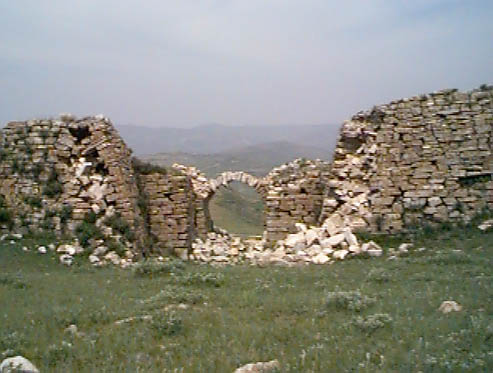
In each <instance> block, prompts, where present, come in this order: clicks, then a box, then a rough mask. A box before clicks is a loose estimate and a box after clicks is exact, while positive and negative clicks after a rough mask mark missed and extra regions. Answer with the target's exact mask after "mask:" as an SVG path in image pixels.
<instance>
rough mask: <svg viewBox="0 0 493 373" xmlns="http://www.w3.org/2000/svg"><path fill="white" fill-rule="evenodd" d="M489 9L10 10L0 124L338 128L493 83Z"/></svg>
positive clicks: (306, 5) (148, 5) (61, 1)
mask: <svg viewBox="0 0 493 373" xmlns="http://www.w3.org/2000/svg"><path fill="white" fill-rule="evenodd" d="M492 20H493V1H491V0H486V1H475V0H470V1H454V0H412V1H401V0H385V1H384V0H375V1H372V0H358V1H356V0H355V1H340V0H339V1H331V0H303V1H301V0H296V1H295V0H229V1H227V0H222V1H220V0H216V1H212V0H209V1H201V0H196V1H192V0H188V1H187V0H184V1H163V0H146V1H137V0H134V1H130V0H98V1H94V0H84V1H66V0H47V1H39V0H35V1H32V0H31V1H29V0H23V1H20V0H19V1H17V0H16V1H11V0H0V25H1V26H0V89H1V90H2V94H1V96H0V123H1V124H2V125H3V124H5V123H6V122H7V121H9V120H15V119H29V118H33V117H45V116H56V115H57V114H58V113H61V112H72V113H74V114H77V115H91V114H97V113H104V114H105V115H107V116H109V117H110V118H111V119H112V120H113V121H114V122H117V123H122V124H123V123H132V124H140V125H152V126H163V127H164V126H175V127H189V126H194V125H199V124H203V123H211V122H215V123H222V124H226V125H248V124H255V125H279V124H322V123H335V124H339V123H340V122H342V120H343V119H345V118H348V117H350V116H351V115H352V114H354V113H355V112H357V111H359V110H362V109H366V108H369V107H371V106H373V105H374V104H379V103H385V102H387V101H390V100H392V99H394V98H399V97H408V96H412V95H415V94H420V93H426V92H429V91H433V90H437V89H442V88H460V89H472V88H475V87H477V86H479V85H480V84H482V83H488V84H491V83H493V22H492Z"/></svg>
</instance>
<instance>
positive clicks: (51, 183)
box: [43, 168, 63, 198]
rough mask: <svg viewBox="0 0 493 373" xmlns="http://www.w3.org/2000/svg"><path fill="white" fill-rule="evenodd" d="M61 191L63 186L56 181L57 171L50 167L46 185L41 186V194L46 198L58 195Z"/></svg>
mask: <svg viewBox="0 0 493 373" xmlns="http://www.w3.org/2000/svg"><path fill="white" fill-rule="evenodd" d="M62 192H63V186H62V184H61V183H60V182H59V181H58V173H57V172H56V170H55V168H52V170H51V173H50V176H49V177H48V180H47V181H46V185H45V187H44V188H43V194H44V195H45V196H47V197H48V198H55V197H58V196H59V195H60V194H62Z"/></svg>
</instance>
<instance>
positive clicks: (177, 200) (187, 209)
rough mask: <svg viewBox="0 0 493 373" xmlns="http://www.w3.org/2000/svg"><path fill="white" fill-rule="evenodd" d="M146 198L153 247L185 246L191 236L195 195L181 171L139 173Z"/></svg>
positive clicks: (168, 250)
mask: <svg viewBox="0 0 493 373" xmlns="http://www.w3.org/2000/svg"><path fill="white" fill-rule="evenodd" d="M139 178H140V183H141V185H142V188H143V191H144V192H145V193H146V198H147V200H148V207H147V218H148V222H149V229H150V233H151V234H152V235H153V237H154V239H155V240H156V249H158V250H160V251H165V252H173V250H175V251H177V250H178V251H179V250H183V249H188V248H189V247H190V245H191V240H192V239H193V237H194V235H195V219H194V217H195V214H194V208H195V207H194V206H195V203H194V202H195V195H194V193H193V189H192V186H191V182H190V178H189V177H188V176H186V175H184V174H181V175H180V174H161V173H152V174H150V175H141V176H140V177H139Z"/></svg>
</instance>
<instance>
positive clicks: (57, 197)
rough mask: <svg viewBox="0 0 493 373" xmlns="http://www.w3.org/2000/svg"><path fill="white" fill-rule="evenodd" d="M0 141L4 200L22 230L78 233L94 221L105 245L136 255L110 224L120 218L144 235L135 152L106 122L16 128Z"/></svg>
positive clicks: (49, 122)
mask: <svg viewBox="0 0 493 373" xmlns="http://www.w3.org/2000/svg"><path fill="white" fill-rule="evenodd" d="M0 141H1V142H0V179H1V181H0V194H1V195H2V196H3V197H4V199H5V205H6V206H7V208H9V209H10V210H11V211H12V212H13V219H14V221H15V225H16V226H17V228H18V229H21V230H39V229H42V230H48V231H54V232H57V233H63V232H74V231H75V230H76V229H77V226H78V225H79V224H80V223H81V222H82V221H83V220H84V218H85V217H87V216H88V214H89V213H91V215H92V217H91V220H94V221H93V222H92V223H94V224H95V225H97V226H98V227H99V228H100V229H101V230H102V231H103V233H104V234H105V236H106V237H112V238H114V239H116V240H118V241H121V242H120V243H121V244H122V245H125V246H127V247H132V248H135V242H130V241H134V240H129V239H128V238H131V234H128V235H127V237H123V236H122V234H123V232H119V231H115V230H114V229H113V228H112V227H111V226H106V225H105V224H104V222H105V221H106V219H107V218H109V217H112V216H117V217H118V219H123V221H125V224H126V226H128V228H127V229H126V231H129V230H132V231H134V232H137V233H138V232H140V231H141V230H142V218H141V217H140V212H139V210H138V206H137V199H138V198H137V196H138V189H137V184H136V183H135V179H134V175H133V169H132V165H131V150H130V149H129V148H127V147H126V145H125V143H124V142H123V140H122V139H121V137H120V136H119V135H118V133H117V131H116V130H115V129H114V127H113V126H112V124H111V122H110V121H109V120H108V119H107V118H104V117H102V116H96V117H86V118H81V119H76V118H74V117H73V116H71V115H62V116H61V117H60V118H59V119H43V120H29V121H26V122H11V123H9V124H7V126H6V127H5V128H4V129H3V130H2V131H1V140H0ZM115 221H116V218H113V220H112V222H115ZM120 228H121V224H120Z"/></svg>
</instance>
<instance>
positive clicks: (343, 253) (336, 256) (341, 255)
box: [332, 250, 349, 260]
mask: <svg viewBox="0 0 493 373" xmlns="http://www.w3.org/2000/svg"><path fill="white" fill-rule="evenodd" d="M347 254H349V251H348V250H337V251H334V253H333V254H332V257H333V258H334V259H337V260H343V259H344V258H345V257H346V255H347Z"/></svg>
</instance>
